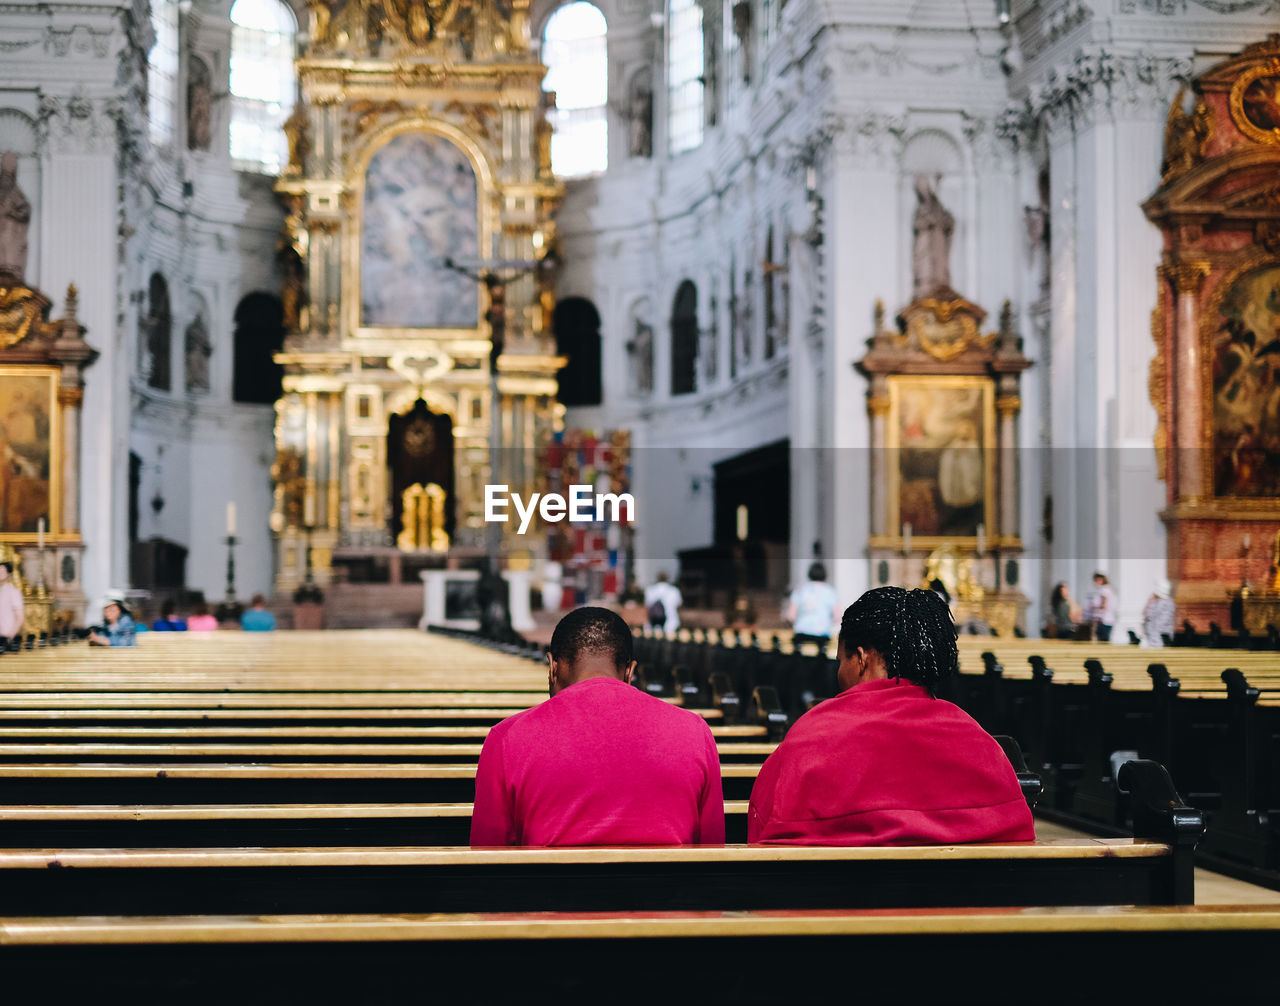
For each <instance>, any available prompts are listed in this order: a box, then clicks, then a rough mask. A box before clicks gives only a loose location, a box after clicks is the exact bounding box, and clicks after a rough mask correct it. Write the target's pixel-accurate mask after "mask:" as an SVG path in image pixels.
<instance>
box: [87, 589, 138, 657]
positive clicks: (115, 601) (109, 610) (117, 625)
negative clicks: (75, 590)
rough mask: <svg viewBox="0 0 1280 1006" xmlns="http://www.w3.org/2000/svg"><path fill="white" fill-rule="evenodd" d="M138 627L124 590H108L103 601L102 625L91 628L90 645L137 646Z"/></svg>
mask: <svg viewBox="0 0 1280 1006" xmlns="http://www.w3.org/2000/svg"><path fill="white" fill-rule="evenodd" d="M136 629H137V627H136V626H135V625H134V621H133V616H132V615H130V614H129V608H128V606H127V605H126V604H125V599H124V592H123V591H119V590H112V591H108V592H107V594H106V596H105V597H104V598H103V601H102V625H95V626H93V627H92V628H91V629H90V630H89V645H90V646H137V645H138V640H137V637H136V635H135V633H136Z"/></svg>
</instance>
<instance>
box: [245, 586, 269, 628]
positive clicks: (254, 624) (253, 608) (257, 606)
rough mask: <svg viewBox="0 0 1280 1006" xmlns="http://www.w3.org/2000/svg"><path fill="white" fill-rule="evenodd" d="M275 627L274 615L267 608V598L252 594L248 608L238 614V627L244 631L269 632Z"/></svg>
mask: <svg viewBox="0 0 1280 1006" xmlns="http://www.w3.org/2000/svg"><path fill="white" fill-rule="evenodd" d="M275 627H276V616H275V615H273V614H271V612H269V611H268V610H267V599H266V598H265V597H263V596H262V595H261V594H254V595H253V599H252V600H251V601H250V602H249V610H248V611H246V612H245V613H244V614H243V615H241V616H240V628H242V629H244V631H245V632H270V631H271V630H272V629H274V628H275Z"/></svg>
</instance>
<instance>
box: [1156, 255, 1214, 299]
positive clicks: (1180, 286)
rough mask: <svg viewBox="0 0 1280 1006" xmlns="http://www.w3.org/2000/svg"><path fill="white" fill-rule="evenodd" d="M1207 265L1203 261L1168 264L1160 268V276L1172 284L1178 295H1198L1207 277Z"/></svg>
mask: <svg viewBox="0 0 1280 1006" xmlns="http://www.w3.org/2000/svg"><path fill="white" fill-rule="evenodd" d="M1209 268H1210V266H1209V263H1208V262H1204V261H1199V260H1195V261H1179V262H1169V263H1166V264H1165V265H1162V266H1160V275H1161V276H1163V277H1164V279H1165V280H1166V281H1167V282H1168V283H1170V284H1172V286H1173V288H1174V289H1175V290H1177V291H1178V293H1179V294H1183V293H1199V292H1200V287H1201V286H1203V285H1204V281H1205V278H1206V277H1207V276H1208V275H1209Z"/></svg>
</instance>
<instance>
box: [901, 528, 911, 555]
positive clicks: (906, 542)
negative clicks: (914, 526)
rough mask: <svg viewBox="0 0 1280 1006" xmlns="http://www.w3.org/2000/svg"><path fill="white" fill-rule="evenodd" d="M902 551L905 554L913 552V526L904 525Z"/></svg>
mask: <svg viewBox="0 0 1280 1006" xmlns="http://www.w3.org/2000/svg"><path fill="white" fill-rule="evenodd" d="M902 551H904V552H910V551H911V525H910V524H903V525H902Z"/></svg>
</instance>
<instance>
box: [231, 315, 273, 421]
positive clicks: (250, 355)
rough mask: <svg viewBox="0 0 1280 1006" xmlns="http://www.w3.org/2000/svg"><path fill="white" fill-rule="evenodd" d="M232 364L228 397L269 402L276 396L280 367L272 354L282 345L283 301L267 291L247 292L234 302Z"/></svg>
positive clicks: (258, 402) (253, 401) (238, 399)
mask: <svg viewBox="0 0 1280 1006" xmlns="http://www.w3.org/2000/svg"><path fill="white" fill-rule="evenodd" d="M235 321H236V334H235V343H234V347H235V349H234V351H235V366H234V372H233V374H232V378H231V397H232V398H234V399H235V400H236V401H237V402H249V403H251V404H257V405H270V404H271V403H273V402H274V401H275V400H276V399H278V398H279V397H280V383H281V379H282V378H283V376H284V368H283V367H281V366H280V364H278V363H276V361H275V355H276V353H278V352H280V350H281V348H282V347H283V346H284V305H283V304H281V303H280V298H279V297H273V296H272V295H271V294H269V293H251V294H249V295H247V296H246V297H245V298H244V299H243V300H241V301H240V303H239V304H238V305H236V315H235Z"/></svg>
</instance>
